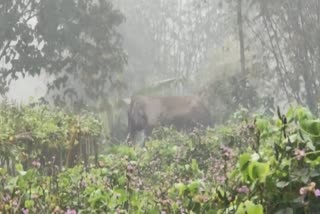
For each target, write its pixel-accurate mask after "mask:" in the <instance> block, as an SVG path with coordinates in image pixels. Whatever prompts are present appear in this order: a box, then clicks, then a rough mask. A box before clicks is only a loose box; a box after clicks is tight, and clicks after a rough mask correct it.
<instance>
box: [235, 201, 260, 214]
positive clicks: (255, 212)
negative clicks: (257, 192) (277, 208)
mask: <svg viewBox="0 0 320 214" xmlns="http://www.w3.org/2000/svg"><path fill="white" fill-rule="evenodd" d="M236 214H263V207H262V205H261V204H258V205H256V204H254V203H253V202H252V201H245V202H244V203H241V204H240V205H239V207H238V209H237V212H236Z"/></svg>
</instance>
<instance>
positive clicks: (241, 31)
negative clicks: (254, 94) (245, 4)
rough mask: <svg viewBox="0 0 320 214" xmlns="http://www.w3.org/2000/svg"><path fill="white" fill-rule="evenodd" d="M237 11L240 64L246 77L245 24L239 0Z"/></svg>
mask: <svg viewBox="0 0 320 214" xmlns="http://www.w3.org/2000/svg"><path fill="white" fill-rule="evenodd" d="M237 7H238V10H237V21H238V31H239V43H240V62H241V73H242V74H243V75H245V72H246V65H245V62H246V59H245V54H244V38H243V24H242V0H238V6H237Z"/></svg>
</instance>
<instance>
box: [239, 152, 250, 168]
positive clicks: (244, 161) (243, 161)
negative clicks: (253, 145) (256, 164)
mask: <svg viewBox="0 0 320 214" xmlns="http://www.w3.org/2000/svg"><path fill="white" fill-rule="evenodd" d="M250 160H251V155H250V154H248V153H244V154H242V155H240V158H239V164H240V171H245V170H246V169H247V167H248V166H249V163H250Z"/></svg>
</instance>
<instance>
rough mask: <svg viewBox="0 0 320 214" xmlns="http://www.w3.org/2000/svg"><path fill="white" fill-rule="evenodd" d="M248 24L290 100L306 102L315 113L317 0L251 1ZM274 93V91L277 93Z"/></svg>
mask: <svg viewBox="0 0 320 214" xmlns="http://www.w3.org/2000/svg"><path fill="white" fill-rule="evenodd" d="M250 5H251V8H256V10H255V11H256V13H253V14H251V16H250V17H249V18H248V20H247V24H248V25H249V26H250V29H251V30H252V32H253V35H254V36H253V38H254V40H256V41H259V43H260V44H259V45H260V49H262V48H263V49H264V51H263V53H262V54H263V56H264V57H265V59H266V64H267V65H268V67H269V73H270V74H269V76H270V77H272V79H276V80H277V81H278V83H279V86H280V87H278V88H279V89H280V90H279V92H281V93H282V94H285V97H286V99H287V100H288V101H289V102H292V101H295V102H297V103H299V104H305V105H307V106H308V107H309V108H310V110H311V111H312V112H313V113H317V112H318V106H317V103H318V102H319V99H320V92H319V82H320V75H319V65H320V46H319V41H320V40H319V36H318V35H319V33H320V22H319V20H320V14H319V11H320V3H319V1H317V0H311V1H301V0H285V1H264V0H253V1H251V3H250ZM279 92H277V94H279Z"/></svg>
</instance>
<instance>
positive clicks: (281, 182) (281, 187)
mask: <svg viewBox="0 0 320 214" xmlns="http://www.w3.org/2000/svg"><path fill="white" fill-rule="evenodd" d="M288 185H289V182H287V181H279V182H277V184H276V186H277V187H278V188H280V189H283V188H285V187H286V186H288Z"/></svg>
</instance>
